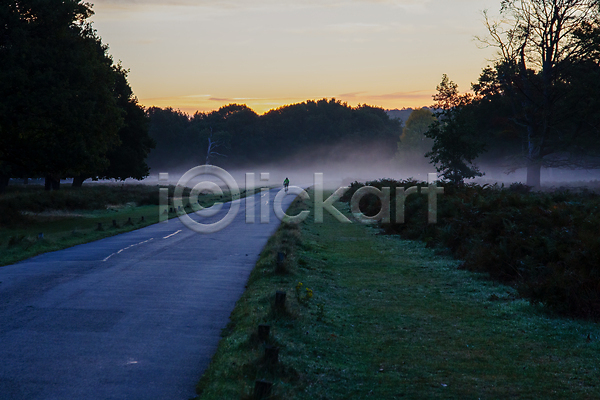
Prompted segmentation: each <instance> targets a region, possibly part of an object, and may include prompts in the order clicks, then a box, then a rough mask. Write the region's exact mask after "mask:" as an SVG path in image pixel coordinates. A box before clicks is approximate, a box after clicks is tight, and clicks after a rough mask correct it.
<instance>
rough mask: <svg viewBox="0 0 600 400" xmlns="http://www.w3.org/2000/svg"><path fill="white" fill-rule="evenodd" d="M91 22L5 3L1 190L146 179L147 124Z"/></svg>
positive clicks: (1, 12)
mask: <svg viewBox="0 0 600 400" xmlns="http://www.w3.org/2000/svg"><path fill="white" fill-rule="evenodd" d="M92 15H93V11H92V9H91V5H90V4H89V3H83V2H78V1H75V0H63V1H53V0H7V1H3V2H2V3H1V5H0V21H1V24H0V28H1V29H0V190H2V189H3V188H4V187H5V186H6V185H7V184H8V182H9V179H10V178H11V177H12V178H18V177H23V178H26V177H43V178H45V181H46V188H47V189H58V188H59V185H60V179H61V178H66V177H73V178H74V185H75V186H77V185H81V183H82V182H83V181H84V180H85V179H87V178H116V179H126V178H130V177H131V178H136V179H142V178H144V177H145V176H147V175H148V172H149V169H148V166H147V165H146V163H145V159H146V156H147V154H148V152H149V151H150V149H151V148H152V147H154V142H153V141H152V139H151V138H150V137H149V136H148V118H147V116H146V114H145V112H144V109H143V108H142V107H141V106H140V105H139V104H138V103H137V99H136V98H135V97H134V95H133V92H132V90H131V88H130V86H129V84H128V82H127V71H126V70H125V69H124V68H123V67H122V66H121V65H120V64H118V63H117V64H115V63H114V62H113V60H112V58H111V56H110V55H109V54H108V47H107V46H106V45H105V44H103V43H102V41H101V39H100V37H98V35H97V33H96V31H95V30H94V29H93V28H92V26H91V22H90V21H89V18H90V17H91V16H92Z"/></svg>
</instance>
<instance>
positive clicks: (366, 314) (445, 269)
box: [198, 201, 600, 400]
mask: <svg viewBox="0 0 600 400" xmlns="http://www.w3.org/2000/svg"><path fill="white" fill-rule="evenodd" d="M306 207H310V204H304V203H300V202H298V201H295V202H294V204H293V205H292V211H290V212H289V214H290V215H291V214H296V213H297V212H298V211H299V210H298V209H302V208H306ZM337 207H338V209H340V210H341V209H344V210H347V205H343V204H340V203H338V204H337ZM294 209H295V210H294ZM313 215H314V214H311V217H309V219H308V220H307V221H305V222H304V223H302V224H301V225H300V226H299V227H297V228H294V227H290V226H282V227H281V229H280V230H279V231H278V233H277V234H276V235H275V236H274V237H272V238H271V240H270V241H269V243H268V245H267V247H266V248H265V250H264V251H263V253H262V255H261V258H260V260H259V262H258V264H257V266H256V268H255V270H254V271H253V273H252V275H251V277H250V280H249V283H248V289H247V291H246V292H245V293H244V295H243V296H242V298H241V299H240V300H239V302H238V303H237V305H236V308H235V310H234V311H233V313H232V315H231V322H230V324H229V326H228V328H227V329H225V330H224V331H223V339H222V340H221V343H220V345H219V348H218V350H217V352H216V355H215V356H214V358H213V361H212V363H211V365H210V367H209V368H208V370H207V371H206V372H205V374H204V376H203V377H202V379H201V380H200V382H199V384H198V391H199V393H200V395H199V399H203V400H205V399H206V400H207V399H239V398H252V396H251V395H252V393H253V388H254V385H255V381H256V380H260V379H264V380H268V381H270V382H273V383H274V386H273V389H272V393H273V395H272V397H271V398H273V399H348V398H352V399H366V398H372V399H396V398H443V399H448V398H457V399H458V398H460V399H463V398H473V399H476V398H512V397H514V398H517V397H518V398H524V399H539V398H556V399H559V398H598V397H600V386H598V382H599V381H600V380H599V379H600V371H598V367H597V365H596V364H597V363H596V360H597V354H598V350H600V342H599V340H600V329H598V326H597V325H595V324H593V323H590V322H580V321H573V320H567V319H562V318H559V317H554V316H551V315H549V314H547V313H545V311H543V310H542V309H541V308H539V307H536V306H532V305H530V304H529V303H528V302H527V301H525V300H522V299H519V298H518V296H517V294H516V292H515V291H514V290H513V289H511V288H510V287H508V286H502V285H499V284H496V283H493V282H490V281H487V280H485V279H483V276H482V275H478V274H475V273H472V272H468V271H464V270H458V269H457V265H458V264H459V262H458V261H454V260H452V259H450V258H447V257H443V256H440V255H438V254H436V253H435V252H434V251H433V250H432V249H429V248H425V245H424V244H422V243H420V242H414V241H406V240H401V239H399V238H398V237H397V236H384V235H379V234H378V231H377V230H375V229H373V228H369V227H367V226H364V225H359V224H357V223H353V224H344V225H342V224H340V223H338V222H337V221H334V220H333V219H332V218H329V216H328V214H327V213H325V223H323V224H314V223H313V222H312V217H313ZM279 252H287V253H288V257H287V258H286V260H285V262H284V264H280V266H279V268H278V267H277V253H279ZM300 282H302V285H299V283H300ZM297 288H299V290H298V291H297ZM307 288H309V289H310V290H311V291H310V292H309V291H307V290H306V289H307ZM277 290H284V291H286V293H287V303H286V309H285V310H284V311H281V310H279V311H278V310H277V308H275V307H274V296H275V291H277ZM309 293H312V296H310V295H309ZM259 324H268V325H270V326H271V335H270V337H269V339H268V340H267V342H266V344H270V345H275V346H278V347H279V363H276V364H271V363H268V362H267V361H266V360H265V358H264V352H265V344H264V343H262V342H261V341H260V340H259V339H258V337H257V326H258V325H259Z"/></svg>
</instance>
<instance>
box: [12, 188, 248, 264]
mask: <svg viewBox="0 0 600 400" xmlns="http://www.w3.org/2000/svg"><path fill="white" fill-rule="evenodd" d="M173 190H174V187H173V186H171V187H170V188H169V199H168V203H169V205H170V206H169V210H168V215H165V217H168V218H173V217H176V216H177V213H176V210H175V209H173V208H172V206H171V205H172V199H171V197H172V194H173ZM241 195H242V196H244V195H245V193H244V192H242V194H241ZM229 199H230V195H229V193H227V192H225V193H224V194H223V196H222V197H221V196H216V195H211V194H204V195H201V196H199V202H200V205H202V206H204V207H210V206H211V205H212V204H214V202H215V201H228V200H229ZM186 211H188V212H189V211H190V209H189V208H186ZM113 221H114V222H113ZM158 221H159V188H158V187H157V186H149V185H141V184H140V185H117V184H112V185H110V184H107V185H104V184H102V185H101V184H93V185H88V186H85V185H84V186H83V187H81V188H72V187H63V188H61V190H58V191H52V192H45V191H44V190H43V187H41V186H39V185H14V186H9V187H8V190H7V191H6V192H5V193H3V194H0V266H1V265H7V264H12V263H15V262H17V261H20V260H24V259H26V258H29V257H32V256H35V255H37V254H40V253H44V252H47V251H54V250H60V249H64V248H67V247H71V246H74V245H77V244H81V243H87V242H91V241H94V240H98V239H102V238H104V237H107V236H112V235H117V234H119V233H123V232H127V231H130V230H134V229H139V228H142V227H144V226H147V225H151V224H155V223H157V222H158Z"/></svg>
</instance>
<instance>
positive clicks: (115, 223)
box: [113, 219, 118, 228]
mask: <svg viewBox="0 0 600 400" xmlns="http://www.w3.org/2000/svg"><path fill="white" fill-rule="evenodd" d="M113 228H118V226H117V220H116V219H113Z"/></svg>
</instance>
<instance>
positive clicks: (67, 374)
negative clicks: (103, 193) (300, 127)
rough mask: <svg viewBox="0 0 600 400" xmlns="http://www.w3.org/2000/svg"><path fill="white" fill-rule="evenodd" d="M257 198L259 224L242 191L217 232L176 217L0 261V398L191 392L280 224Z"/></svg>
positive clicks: (181, 395)
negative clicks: (265, 217) (249, 215)
mask: <svg viewBox="0 0 600 400" xmlns="http://www.w3.org/2000/svg"><path fill="white" fill-rule="evenodd" d="M275 193H276V191H274V190H272V191H271V192H270V196H269V197H270V199H271V201H270V202H269V205H271V202H272V199H273V198H274V197H275ZM259 196H260V195H258V194H257V195H256V197H255V199H256V200H255V201H256V211H255V213H256V218H255V220H256V222H255V223H254V224H247V223H246V221H245V200H244V199H242V201H241V202H242V204H241V207H240V211H239V213H238V214H237V216H236V218H235V220H234V221H233V222H232V223H231V225H229V226H228V227H227V228H225V229H223V230H221V231H219V232H216V233H211V234H199V233H195V232H193V231H191V230H189V229H188V228H186V227H185V226H183V224H182V223H181V221H179V220H178V219H171V220H169V222H168V223H165V224H156V225H152V226H149V227H146V228H142V229H139V230H136V231H132V232H128V233H124V234H121V235H118V236H113V237H110V238H106V239H102V240H99V241H96V242H92V243H88V244H83V245H79V246H75V247H72V248H69V249H65V250H61V251H56V252H52V253H46V254H42V255H40V256H37V257H34V258H31V259H29V260H26V261H23V262H20V263H18V264H14V265H9V266H5V267H0V360H1V362H0V399H11V400H12V399H28V400H32V399H44V400H52V399H61V400H62V399H168V400H176V399H189V398H190V397H193V396H194V395H195V393H194V387H195V383H196V382H197V380H198V379H199V377H200V376H201V374H202V372H203V371H204V369H205V368H206V367H207V366H208V364H209V362H210V359H211V357H212V355H213V353H214V351H215V350H216V347H217V344H218V342H219V338H220V337H219V334H220V331H221V329H223V328H224V327H225V326H226V324H227V322H228V319H229V314H230V313H231V311H232V310H233V307H234V305H235V302H236V301H237V300H238V299H239V297H240V296H241V294H242V293H243V291H244V286H245V284H246V282H247V279H248V276H249V274H250V272H251V270H252V268H253V267H254V265H255V263H256V261H257V259H258V255H259V253H260V251H261V250H262V248H263V247H264V245H265V243H266V242H267V239H268V238H269V237H270V236H271V235H272V234H273V232H274V231H275V230H276V228H277V226H278V225H279V220H278V219H277V218H276V217H275V215H274V213H273V209H272V207H269V208H270V216H269V220H270V223H269V224H261V223H260V221H261V218H260V206H259V204H260V203H259V201H263V202H264V201H266V200H265V199H266V196H263V197H262V199H259ZM292 200H293V196H287V197H286V198H285V200H284V203H283V205H284V207H283V208H284V209H286V208H287V205H289V203H290V202H291V201H292ZM226 209H227V206H225V207H224V210H223V211H226ZM223 211H222V212H223ZM220 215H222V214H219V216H220ZM219 216H215V217H213V218H212V219H213V220H217V219H219V218H220V217H219ZM196 219H197V218H196ZM203 221H206V219H203Z"/></svg>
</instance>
